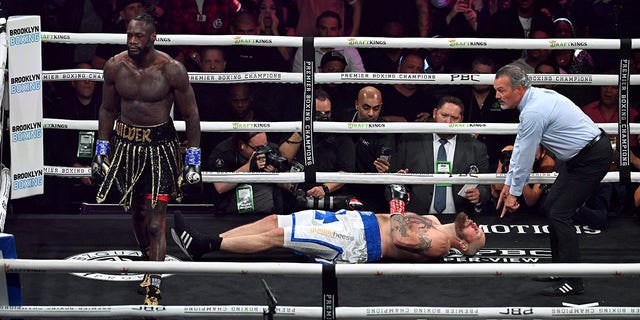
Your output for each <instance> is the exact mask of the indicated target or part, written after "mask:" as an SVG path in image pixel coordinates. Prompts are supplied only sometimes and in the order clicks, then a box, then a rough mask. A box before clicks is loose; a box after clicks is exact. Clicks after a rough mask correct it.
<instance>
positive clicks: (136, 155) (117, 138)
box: [96, 120, 183, 210]
mask: <svg viewBox="0 0 640 320" xmlns="http://www.w3.org/2000/svg"><path fill="white" fill-rule="evenodd" d="M112 145H113V148H112V150H113V152H111V154H110V155H109V159H110V160H111V164H110V166H109V171H108V172H107V174H106V176H105V179H104V182H103V183H102V185H101V186H100V188H99V189H98V194H97V196H96V200H97V201H98V203H101V202H103V201H104V200H105V198H106V197H107V194H108V193H109V190H110V189H111V187H112V186H113V183H114V181H115V182H116V183H117V184H118V189H120V192H121V193H122V199H121V200H120V204H122V205H124V208H125V210H128V209H129V208H130V207H131V202H132V199H133V196H134V195H145V194H150V195H151V205H152V206H153V207H155V206H156V204H157V203H158V195H165V196H170V197H173V198H179V197H180V189H179V187H178V184H177V180H178V176H179V175H180V174H181V172H182V167H183V161H181V154H180V143H179V142H178V135H177V133H176V129H175V127H174V126H173V121H171V120H169V121H167V122H165V123H162V124H159V125H157V126H152V127H138V126H132V125H128V124H126V123H123V122H120V121H117V122H116V130H115V135H114V137H113V138H112Z"/></svg>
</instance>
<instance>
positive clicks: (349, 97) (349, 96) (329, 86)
mask: <svg viewBox="0 0 640 320" xmlns="http://www.w3.org/2000/svg"><path fill="white" fill-rule="evenodd" d="M346 66H347V60H346V59H345V58H344V56H343V55H342V54H341V53H340V52H339V51H328V52H327V53H325V54H324V55H323V56H322V60H321V61H320V72H321V73H326V72H333V73H341V72H344V69H345V68H346ZM317 87H318V88H320V89H322V90H325V91H326V92H327V93H328V94H329V96H330V97H331V100H332V104H331V118H332V119H333V120H334V121H351V118H353V96H355V95H357V89H356V86H355V85H354V84H350V83H323V84H319V85H317Z"/></svg>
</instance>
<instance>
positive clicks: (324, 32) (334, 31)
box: [293, 11, 365, 72]
mask: <svg viewBox="0 0 640 320" xmlns="http://www.w3.org/2000/svg"><path fill="white" fill-rule="evenodd" d="M341 30H342V20H341V18H340V16H339V15H338V14H337V13H335V12H333V11H325V12H323V13H322V14H320V15H319V16H318V18H317V19H316V36H317V37H338V36H340V31H341ZM332 50H333V51H338V52H340V53H341V54H342V55H343V56H344V58H345V59H346V60H347V66H346V68H345V70H344V71H345V72H365V70H364V66H363V65H362V58H361V57H360V53H359V52H358V49H356V48H352V47H348V48H316V49H315V62H316V70H315V71H316V72H318V66H319V65H320V60H322V56H323V55H324V54H325V53H326V52H328V51H332ZM293 72H302V48H298V50H297V51H296V54H295V57H294V59H293Z"/></svg>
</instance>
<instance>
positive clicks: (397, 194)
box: [384, 184, 410, 215]
mask: <svg viewBox="0 0 640 320" xmlns="http://www.w3.org/2000/svg"><path fill="white" fill-rule="evenodd" d="M384 197H385V199H387V201H389V213H390V214H401V215H404V207H405V205H406V204H407V203H409V199H410V195H409V191H407V188H406V187H405V186H404V185H402V184H390V185H387V187H386V188H385V189H384Z"/></svg>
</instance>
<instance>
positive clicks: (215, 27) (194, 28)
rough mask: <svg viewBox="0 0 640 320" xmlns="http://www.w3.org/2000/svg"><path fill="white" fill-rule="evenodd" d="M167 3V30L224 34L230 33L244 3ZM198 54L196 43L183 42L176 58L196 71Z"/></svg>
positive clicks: (221, 0) (180, 0)
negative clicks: (194, 44)
mask: <svg viewBox="0 0 640 320" xmlns="http://www.w3.org/2000/svg"><path fill="white" fill-rule="evenodd" d="M200 3H201V5H200ZM164 7H165V28H164V30H166V32H167V33H172V34H202V35H223V34H229V30H230V28H229V27H230V25H231V21H232V19H233V17H234V15H235V14H236V12H239V11H240V9H241V7H242V6H241V4H240V2H239V1H238V0H215V1H214V0H203V1H202V2H199V1H193V0H171V1H165V2H164ZM198 55H199V53H198V48H197V47H195V46H182V47H180V48H179V51H178V52H177V53H176V57H175V58H176V59H177V60H178V61H180V62H182V63H184V64H185V66H186V67H187V69H188V70H191V71H193V70H197V65H198V62H199V61H200V57H199V56H198Z"/></svg>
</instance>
